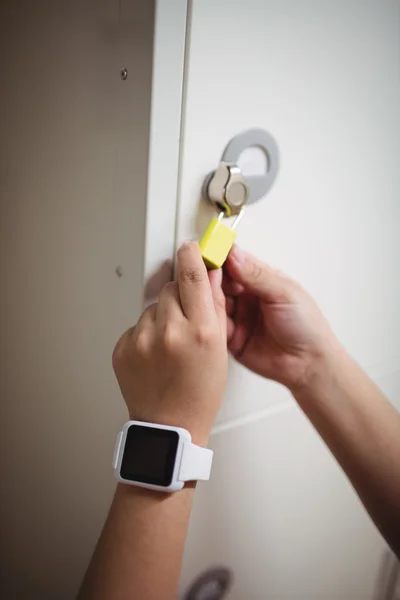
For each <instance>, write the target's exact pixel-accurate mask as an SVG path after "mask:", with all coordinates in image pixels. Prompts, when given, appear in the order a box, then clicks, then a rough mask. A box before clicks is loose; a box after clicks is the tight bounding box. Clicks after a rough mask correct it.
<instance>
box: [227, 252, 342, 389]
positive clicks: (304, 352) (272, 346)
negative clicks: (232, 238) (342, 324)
mask: <svg viewBox="0 0 400 600" xmlns="http://www.w3.org/2000/svg"><path fill="white" fill-rule="evenodd" d="M223 289H224V293H225V296H226V300H227V301H226V306H227V315H228V324H227V325H228V347H229V350H230V352H231V354H232V355H233V356H234V357H235V358H236V359H237V360H238V361H239V362H240V363H241V364H243V365H244V366H246V367H248V368H249V369H251V370H252V371H254V372H255V373H258V374H259V375H262V376H264V377H266V378H268V379H273V380H275V381H278V382H279V383H282V384H283V385H286V386H287V387H288V388H289V389H291V390H292V391H295V390H296V389H298V388H299V387H302V386H303V385H304V384H306V383H307V382H308V380H309V379H310V378H311V377H312V375H313V372H314V370H315V368H316V364H317V363H318V362H319V360H320V359H321V358H323V357H324V356H326V355H327V353H329V351H330V349H331V348H332V347H333V346H336V345H338V342H337V340H336V338H335V336H334V334H333V333H332V331H331V329H330V327H329V325H328V323H327V321H326V320H325V318H324V317H323V315H322V313H321V312H320V310H319V308H318V307H317V305H316V303H315V302H314V300H313V299H312V298H311V297H310V296H309V295H308V294H307V292H305V291H304V290H303V289H302V288H301V287H300V285H299V284H297V283H296V282H294V281H292V280H291V279H289V278H288V277H286V276H285V275H283V274H282V273H280V272H279V271H275V270H274V269H272V268H271V267H269V266H267V265H266V264H264V263H262V262H261V261H259V260H257V259H256V258H254V257H253V256H252V255H250V254H248V253H246V252H243V251H242V250H240V249H239V248H238V247H237V246H234V248H233V249H232V251H231V252H230V254H229V256H228V259H227V261H226V263H225V267H224V282H223Z"/></svg>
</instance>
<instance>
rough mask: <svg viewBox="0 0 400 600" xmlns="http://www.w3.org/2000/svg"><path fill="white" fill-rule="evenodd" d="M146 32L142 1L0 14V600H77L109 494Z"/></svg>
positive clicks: (136, 230)
mask: <svg viewBox="0 0 400 600" xmlns="http://www.w3.org/2000/svg"><path fill="white" fill-rule="evenodd" d="M153 23H154V16H153V5H152V3H150V2H147V0H144V1H143V2H142V1H140V0H135V1H133V0H132V1H128V0H127V1H124V2H122V3H121V2H118V0H83V1H82V0H79V1H78V0H72V1H71V0H66V1H61V2H52V1H50V0H39V1H37V2H30V1H29V0H24V1H22V2H17V3H16V2H13V1H12V0H5V1H3V2H1V8H0V49H1V51H0V57H1V58H0V60H1V68H0V72H1V81H2V91H1V95H0V106H1V110H0V114H1V121H2V125H1V135H0V194H1V216H0V244H1V258H0V260H1V281H0V287H1V298H0V301H1V327H0V329H1V350H0V351H1V375H0V385H1V420H0V421H1V432H0V440H1V453H0V457H1V473H2V484H1V499H0V504H1V527H0V528H1V536H0V539H1V562H2V568H1V578H0V595H1V597H4V598H7V599H10V600H11V599H18V600H39V599H40V600H50V599H54V598H57V600H71V598H74V597H75V594H76V591H77V587H78V585H79V583H80V580H81V577H82V575H83V572H84V569H85V568H86V565H87V563H88V560H89V557H90V555H91V552H92V550H93V545H94V543H95V541H96V539H97V536H98V534H99V531H100V528H101V526H102V524H103V522H104V518H105V514H106V510H107V507H108V503H109V501H110V498H111V494H112V492H113V490H114V488H115V482H114V479H113V477H112V471H111V458H112V449H113V444H114V440H115V434H116V432H117V431H118V429H119V428H120V426H121V424H122V423H123V422H124V420H125V419H126V410H125V408H124V405H123V402H122V400H121V397H120V393H119V390H118V388H117V384H116V381H115V378H114V376H113V373H112V367H111V353H112V349H113V346H114V344H115V342H116V340H117V339H118V337H119V336H120V334H121V333H122V332H123V331H124V329H126V328H127V327H128V326H130V325H131V324H132V323H133V322H134V321H135V319H136V318H137V316H138V314H139V312H140V310H141V306H142V293H143V265H144V241H145V239H144V238H145V209H146V179H147V166H148V142H149V126H150V125H149V121H150V92H151V74H152V52H153ZM122 67H126V68H127V69H128V79H127V80H126V81H122V80H121V78H120V69H121V68H122ZM118 265H120V266H121V267H122V271H123V276H122V277H120V278H119V277H118V276H117V275H116V273H115V269H116V267H117V266H118Z"/></svg>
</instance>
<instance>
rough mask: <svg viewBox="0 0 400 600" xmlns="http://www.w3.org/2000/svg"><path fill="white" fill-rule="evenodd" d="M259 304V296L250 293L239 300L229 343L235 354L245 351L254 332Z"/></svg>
mask: <svg viewBox="0 0 400 600" xmlns="http://www.w3.org/2000/svg"><path fill="white" fill-rule="evenodd" d="M257 305H258V300H257V298H256V297H255V296H251V295H249V294H243V295H242V296H240V297H239V298H238V300H237V309H236V311H235V315H234V317H233V318H232V322H233V324H234V329H233V332H232V334H231V336H230V338H229V344H228V347H229V350H230V352H231V353H232V354H233V355H234V356H238V355H241V354H242V353H243V351H244V350H245V348H246V345H247V343H248V341H249V339H250V337H251V336H252V335H253V334H254V331H255V328H256V325H257V319H258V310H257Z"/></svg>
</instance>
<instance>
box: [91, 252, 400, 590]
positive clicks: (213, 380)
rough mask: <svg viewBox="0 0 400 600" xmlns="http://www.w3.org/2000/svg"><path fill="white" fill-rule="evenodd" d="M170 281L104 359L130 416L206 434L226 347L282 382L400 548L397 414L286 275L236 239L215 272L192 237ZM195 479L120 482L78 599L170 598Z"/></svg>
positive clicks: (203, 439) (222, 381)
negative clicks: (147, 485) (164, 483)
mask: <svg viewBox="0 0 400 600" xmlns="http://www.w3.org/2000/svg"><path fill="white" fill-rule="evenodd" d="M177 262H178V281H177V282H176V283H169V284H167V285H166V286H165V287H164V289H163V290H162V292H161V294H160V298H159V302H158V303H157V304H155V305H153V306H151V307H149V308H148V309H146V311H145V312H144V313H143V315H142V316H141V318H140V320H139V322H138V323H137V325H136V327H133V328H132V329H130V330H128V331H127V332H126V333H125V334H124V335H123V336H122V337H121V339H120V340H119V342H118V344H117V346H116V349H115V351H114V355H113V366H114V370H115V373H116V376H117V379H118V382H119V385H120V388H121V392H122V395H123V397H124V399H125V402H126V404H127V407H128V411H129V415H130V418H131V419H138V420H144V421H150V422H155V423H164V424H170V425H175V426H181V427H184V428H186V429H188V430H189V431H190V432H191V434H192V438H193V441H194V442H195V443H197V444H199V445H204V446H205V445H206V444H207V440H208V437H209V434H210V430H211V427H212V424H213V422H214V419H215V416H216V414H217V412H218V409H219V406H220V402H221V398H222V395H223V391H224V388H225V385H226V378H227V358H228V350H229V351H230V352H231V354H232V355H233V356H234V357H235V358H236V360H238V361H239V362H241V363H242V364H243V365H245V366H246V367H248V368H249V369H251V370H252V371H254V372H256V373H258V374H259V375H261V376H264V377H266V378H268V379H273V380H275V381H278V382H280V383H282V384H283V385H286V386H287V387H288V388H289V389H290V391H291V392H292V393H293V395H294V397H295V398H296V400H297V402H298V404H299V405H300V407H301V408H302V409H303V411H304V412H305V414H306V415H307V416H308V418H309V419H310V421H311V422H312V423H313V425H314V426H315V427H316V429H317V430H318V431H319V433H320V435H321V436H322V438H323V439H324V440H325V442H326V443H327V445H328V446H329V448H330V449H331V451H332V452H333V454H334V455H335V457H336V459H337V460H338V462H339V464H340V465H341V466H342V468H343V470H344V472H345V473H346V475H347V476H348V478H349V480H350V481H351V483H352V484H353V486H354V488H355V490H356V491H357V493H358V495H359V496H360V498H361V500H362V502H363V503H364V506H365V507H366V509H367V511H368V512H369V514H370V516H371V518H372V519H373V520H374V522H375V524H376V525H377V527H378V528H379V530H380V531H381V533H382V535H383V536H384V537H385V538H386V540H387V541H388V543H389V544H390V545H391V547H392V549H393V550H394V552H395V553H397V555H398V556H399V555H400V415H399V413H398V412H397V411H396V410H395V409H394V408H393V406H392V405H391V404H390V403H389V402H388V401H387V400H386V399H385V398H384V396H383V395H382V394H381V393H380V391H379V390H378V389H377V388H376V387H375V385H374V384H373V383H372V382H371V381H370V380H369V379H368V377H367V376H366V375H365V373H364V372H363V371H362V370H361V369H360V367H359V366H358V365H357V364H356V363H355V362H354V361H353V360H352V358H351V357H350V356H349V355H348V354H347V353H346V351H345V350H344V348H343V347H342V346H341V345H340V343H339V342H338V340H337V339H336V337H335V336H334V334H333V332H332V331H331V329H330V327H329V325H328V323H327V322H326V320H325V318H324V317H323V315H322V314H321V312H320V310H319V309H318V307H317V305H316V304H315V302H314V301H313V300H312V298H311V297H310V296H309V295H308V294H307V293H306V292H305V291H304V290H303V289H302V288H301V287H300V286H299V285H298V284H297V283H295V282H293V281H292V280H290V279H289V278H287V277H286V276H284V275H283V274H281V273H280V272H278V271H275V270H273V269H271V268H270V267H268V266H267V265H265V264H263V263H262V262H260V261H258V260H257V259H255V258H254V257H252V256H251V255H249V254H246V253H244V252H243V251H241V250H239V249H238V248H237V247H235V248H234V249H233V250H232V251H231V253H230V255H229V257H228V260H227V262H226V265H225V268H224V276H223V277H222V273H221V272H220V271H219V272H218V271H213V272H210V273H207V271H206V269H205V267H204V264H203V261H202V259H201V256H200V251H199V248H198V245H197V244H196V243H194V242H191V243H187V244H184V245H183V246H182V247H181V249H180V250H179V252H178V260H177ZM194 490H195V484H188V485H186V486H185V488H184V489H183V490H182V491H180V492H177V493H175V494H169V495H168V494H160V493H159V492H152V491H149V490H142V489H140V488H135V487H133V486H127V485H118V487H117V491H116V494H115V498H114V501H113V504H112V507H111V509H110V513H109V516H108V519H107V522H106V524H105V526H104V529H103V532H102V535H101V537H100V540H99V542H98V545H97V548H96V551H95V553H94V556H93V559H92V561H91V564H90V566H89V569H88V571H87V574H86V576H85V579H84V582H83V585H82V588H81V592H80V594H79V599H80V600H95V599H96V600H105V599H107V600H111V599H112V600H120V599H121V600H122V599H123V600H126V599H127V598H146V600H153V599H154V600H169V599H173V598H176V593H177V586H178V580H179V572H180V567H181V562H182V554H183V547H184V542H185V538H186V533H187V526H188V520H189V516H190V510H191V505H192V502H193V496H194Z"/></svg>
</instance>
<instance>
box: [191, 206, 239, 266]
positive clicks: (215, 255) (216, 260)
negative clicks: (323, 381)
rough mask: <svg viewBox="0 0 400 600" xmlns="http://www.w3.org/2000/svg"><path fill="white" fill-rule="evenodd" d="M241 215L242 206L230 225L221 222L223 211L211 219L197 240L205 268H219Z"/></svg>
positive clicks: (233, 238) (230, 246) (231, 241)
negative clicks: (198, 240)
mask: <svg viewBox="0 0 400 600" xmlns="http://www.w3.org/2000/svg"><path fill="white" fill-rule="evenodd" d="M242 215H243V208H242V210H241V211H240V212H239V214H238V215H237V217H236V219H235V220H234V222H233V224H232V227H228V225H225V223H223V222H222V219H223V218H224V216H225V213H223V212H221V213H220V214H219V216H218V218H217V219H216V218H214V219H211V221H210V223H209V224H208V227H207V229H206V230H205V232H204V233H203V236H202V238H201V240H200V242H199V246H200V252H201V256H202V257H203V260H204V263H205V265H206V267H207V269H209V270H211V269H220V268H221V267H222V265H223V264H224V262H225V261H226V259H227V256H228V254H229V252H230V250H231V248H232V246H233V242H234V241H235V238H236V231H235V228H236V226H237V224H238V223H239V220H240V219H241V217H242Z"/></svg>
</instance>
